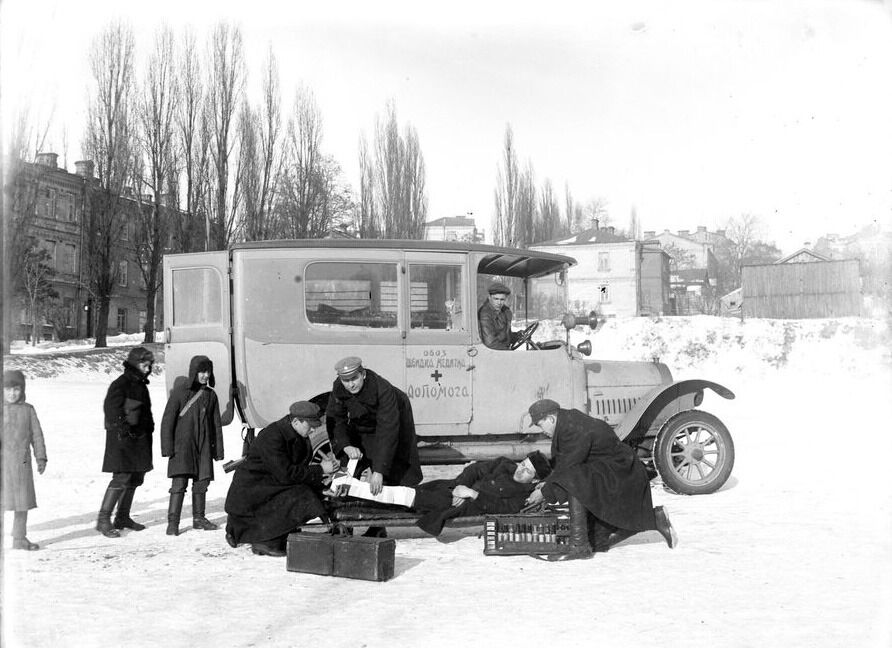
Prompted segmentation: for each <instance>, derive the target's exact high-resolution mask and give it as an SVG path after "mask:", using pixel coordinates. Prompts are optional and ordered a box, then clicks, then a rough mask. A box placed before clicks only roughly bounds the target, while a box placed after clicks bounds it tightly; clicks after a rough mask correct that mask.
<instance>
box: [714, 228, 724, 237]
mask: <svg viewBox="0 0 892 648" xmlns="http://www.w3.org/2000/svg"><path fill="white" fill-rule="evenodd" d="M715 235H716V236H721V237H722V238H725V230H723V229H720V230H716V231H715Z"/></svg>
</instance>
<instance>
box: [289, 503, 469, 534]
mask: <svg viewBox="0 0 892 648" xmlns="http://www.w3.org/2000/svg"><path fill="white" fill-rule="evenodd" d="M322 503H323V505H324V506H325V510H326V515H327V516H328V520H327V521H325V520H320V519H319V518H316V519H315V520H311V521H309V522H307V523H306V524H304V525H302V527H301V528H312V527H319V526H328V527H330V528H331V529H332V531H333V532H335V533H340V532H343V531H345V530H346V529H353V528H355V527H367V526H377V527H412V526H415V524H416V523H417V522H418V519H419V518H420V517H421V515H422V514H421V513H417V512H415V511H413V510H411V509H407V508H405V507H402V506H395V505H392V504H379V503H378V502H370V501H367V500H362V499H354V498H350V497H348V498H340V497H325V498H324V499H323V501H322ZM485 517H486V516H484V515H469V516H466V517H457V518H452V519H450V520H447V521H446V524H445V528H464V527H473V526H480V527H482V526H483V521H484V519H485Z"/></svg>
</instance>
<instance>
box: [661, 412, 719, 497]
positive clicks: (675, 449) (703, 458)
mask: <svg viewBox="0 0 892 648" xmlns="http://www.w3.org/2000/svg"><path fill="white" fill-rule="evenodd" d="M654 463H655V465H656V468H657V471H658V472H659V473H660V477H662V479H663V484H665V485H666V487H667V488H669V489H670V490H672V491H674V492H676V493H680V494H682V495H705V494H707V493H714V492H715V491H717V490H718V489H720V488H721V487H722V486H723V485H724V484H725V482H726V481H728V477H730V476H731V470H732V468H734V441H733V440H732V439H731V433H730V432H728V428H726V427H725V425H724V424H723V423H722V422H721V421H720V420H719V419H718V418H717V417H715V416H713V415H712V414H708V413H707V412H701V411H699V410H689V411H687V412H682V413H680V414H676V415H675V416H673V417H672V418H670V419H669V420H668V421H666V423H665V424H664V425H663V428H662V429H661V430H660V434H659V435H658V437H657V441H656V444H655V445H654Z"/></svg>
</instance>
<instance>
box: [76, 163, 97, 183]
mask: <svg viewBox="0 0 892 648" xmlns="http://www.w3.org/2000/svg"><path fill="white" fill-rule="evenodd" d="M74 172H75V173H76V174H77V175H79V176H80V177H82V178H86V179H87V180H89V179H91V178H92V177H93V160H79V161H78V162H75V163H74Z"/></svg>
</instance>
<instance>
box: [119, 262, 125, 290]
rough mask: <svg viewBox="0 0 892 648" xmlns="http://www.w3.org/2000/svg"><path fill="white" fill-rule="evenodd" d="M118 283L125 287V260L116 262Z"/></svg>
mask: <svg viewBox="0 0 892 648" xmlns="http://www.w3.org/2000/svg"><path fill="white" fill-rule="evenodd" d="M118 285H119V286H123V287H125V288H126V287H127V262H126V261H121V262H120V263H119V264H118Z"/></svg>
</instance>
